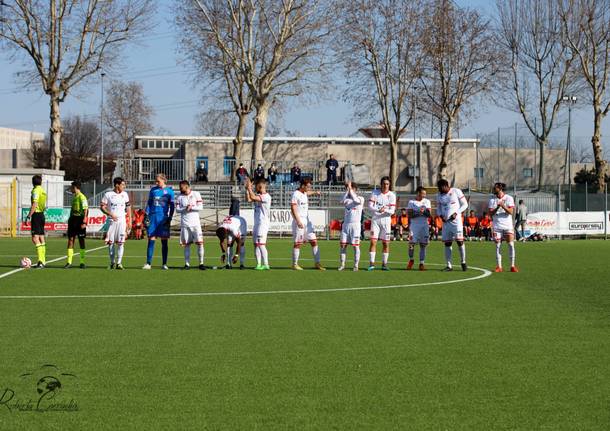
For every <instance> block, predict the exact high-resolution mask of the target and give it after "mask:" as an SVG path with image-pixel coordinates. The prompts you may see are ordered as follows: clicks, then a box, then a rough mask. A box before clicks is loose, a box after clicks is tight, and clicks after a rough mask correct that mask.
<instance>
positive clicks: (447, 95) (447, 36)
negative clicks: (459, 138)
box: [421, 0, 498, 178]
mask: <svg viewBox="0 0 610 431" xmlns="http://www.w3.org/2000/svg"><path fill="white" fill-rule="evenodd" d="M426 16H427V28H428V29H430V30H429V31H426V32H424V43H423V46H424V49H425V51H426V56H427V61H426V62H425V67H424V68H423V71H424V72H423V78H422V80H421V83H422V86H423V88H424V92H425V94H426V96H427V101H428V104H429V108H428V112H429V113H431V114H435V113H436V114H437V115H438V116H439V118H438V120H439V122H440V123H442V125H443V145H442V147H441V157H440V162H439V166H438V173H437V175H438V178H446V177H447V150H448V148H449V145H450V144H451V139H452V133H453V129H454V127H455V123H456V119H457V118H458V115H459V116H460V121H463V119H464V118H465V117H467V116H468V115H469V114H471V113H472V112H473V111H474V107H473V106H472V105H471V106H469V105H468V103H469V102H472V101H473V100H474V99H475V98H476V97H478V96H481V95H482V94H484V93H486V92H489V91H490V90H491V85H492V79H493V76H494V75H495V72H496V70H497V69H498V51H497V49H496V47H495V45H494V41H493V37H492V32H491V28H490V24H489V21H488V20H486V19H484V18H483V17H481V15H480V14H479V13H478V12H477V11H474V10H468V9H462V8H459V7H457V6H456V5H455V4H454V3H453V1H451V0H435V1H434V2H433V4H432V5H431V7H430V8H429V10H428V12H427V14H426Z"/></svg>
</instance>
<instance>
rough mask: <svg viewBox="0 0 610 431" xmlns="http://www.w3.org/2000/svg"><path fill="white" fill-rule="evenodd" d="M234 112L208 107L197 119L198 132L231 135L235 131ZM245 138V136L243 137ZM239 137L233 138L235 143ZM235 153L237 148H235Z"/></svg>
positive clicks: (206, 134)
mask: <svg viewBox="0 0 610 431" xmlns="http://www.w3.org/2000/svg"><path fill="white" fill-rule="evenodd" d="M232 113H233V112H229V111H223V110H220V109H213V108H210V109H207V110H206V111H204V112H202V113H200V114H198V115H197V116H196V119H195V123H196V124H195V127H196V129H195V130H196V133H199V134H202V135H205V136H230V135H231V134H232V133H233V132H235V124H234V123H235V121H233V120H234V119H235V117H234V116H232V115H231V114H232ZM241 138H242V139H243V136H242V137H241ZM236 140H237V138H233V145H235V141H236ZM233 154H235V148H233Z"/></svg>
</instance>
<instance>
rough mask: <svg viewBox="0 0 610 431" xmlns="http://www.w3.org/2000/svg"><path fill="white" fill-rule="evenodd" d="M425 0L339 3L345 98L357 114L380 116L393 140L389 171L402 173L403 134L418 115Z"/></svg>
mask: <svg viewBox="0 0 610 431" xmlns="http://www.w3.org/2000/svg"><path fill="white" fill-rule="evenodd" d="M423 4H424V2H423V1H422V0H412V1H409V2H401V1H396V0H352V1H349V0H346V1H340V2H338V5H337V6H338V7H339V8H340V9H341V10H342V12H341V13H340V14H338V16H339V17H340V22H339V25H338V31H337V37H336V43H335V45H336V50H337V52H338V54H339V59H340V61H341V62H342V64H343V66H344V68H345V74H346V78H347V86H346V87H347V88H346V93H345V94H346V98H347V99H348V100H350V101H351V102H353V105H354V107H355V109H356V112H357V115H358V116H361V117H364V116H369V115H371V116H373V115H374V116H376V117H377V118H379V117H381V123H382V125H383V128H384V129H385V131H386V132H387V134H388V136H389V139H390V166H389V176H390V179H391V184H392V185H395V183H396V180H397V177H398V173H397V171H398V168H397V166H398V139H399V138H400V136H401V135H402V134H403V133H404V132H405V130H406V128H407V126H409V124H410V123H411V121H412V119H413V115H414V112H413V110H414V107H415V104H414V103H413V102H414V101H413V93H414V86H415V83H416V82H417V81H418V80H419V78H420V73H421V66H422V63H423V50H422V44H421V37H420V35H421V34H422V33H423V19H422V18H421V17H422V12H423Z"/></svg>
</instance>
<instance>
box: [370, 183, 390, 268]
mask: <svg viewBox="0 0 610 431" xmlns="http://www.w3.org/2000/svg"><path fill="white" fill-rule="evenodd" d="M369 211H370V212H371V215H372V219H371V238H370V239H371V246H370V248H369V256H370V264H369V268H368V270H369V271H373V270H374V269H375V255H376V253H377V240H378V239H381V243H382V244H383V258H382V261H381V269H382V270H383V271H389V270H390V268H388V258H389V257H390V239H391V236H392V223H391V218H392V214H394V213H395V212H396V195H395V194H394V192H392V191H390V177H387V176H386V177H383V178H381V189H376V190H373V192H372V193H371V196H370V198H369Z"/></svg>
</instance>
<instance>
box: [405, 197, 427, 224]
mask: <svg viewBox="0 0 610 431" xmlns="http://www.w3.org/2000/svg"><path fill="white" fill-rule="evenodd" d="M431 209H432V204H431V203H430V200H429V199H426V198H423V199H422V200H421V201H418V200H417V199H411V200H410V201H409V203H408V205H407V210H412V211H413V216H409V224H410V225H411V226H412V227H413V228H418V227H423V226H426V227H427V226H428V216H429V215H430V210H431ZM426 210H427V212H426Z"/></svg>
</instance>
